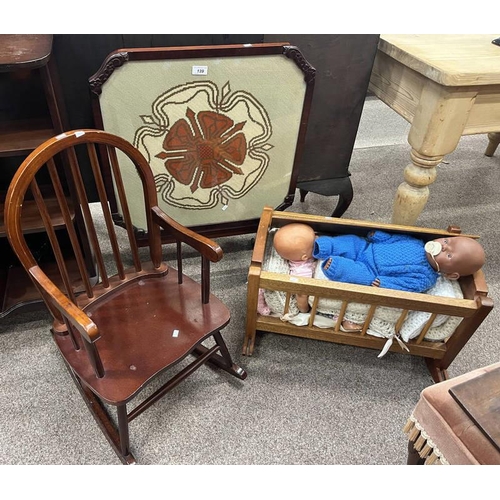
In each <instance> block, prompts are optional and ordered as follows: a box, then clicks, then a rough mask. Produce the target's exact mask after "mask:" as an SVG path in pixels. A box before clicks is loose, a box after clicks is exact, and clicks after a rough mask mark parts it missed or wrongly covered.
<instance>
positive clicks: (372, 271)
mask: <svg viewBox="0 0 500 500" xmlns="http://www.w3.org/2000/svg"><path fill="white" fill-rule="evenodd" d="M424 244H425V243H424V242H423V241H422V240H419V239H417V238H413V237H411V236H408V235H405V234H389V233H386V232H384V231H373V232H371V233H370V234H369V235H368V237H366V238H363V237H360V236H355V235H342V236H318V237H317V238H316V240H315V244H314V251H313V257H314V258H316V259H320V260H324V261H325V262H323V266H324V265H325V263H326V261H327V260H328V259H329V258H330V257H331V258H332V262H331V264H330V266H329V268H328V269H325V268H324V267H323V273H324V274H325V276H326V277H327V278H328V279H330V280H333V281H341V282H344V283H354V284H358V285H368V286H369V285H371V284H372V282H373V280H374V279H375V278H378V279H379V280H380V286H381V287H382V288H392V289H394V290H403V291H408V292H425V291H426V290H428V289H429V288H431V287H432V286H433V285H434V284H435V283H436V280H437V278H438V276H439V274H438V273H437V272H436V271H435V270H434V269H433V268H432V266H431V265H430V264H429V262H428V260H427V257H426V252H425V250H424Z"/></svg>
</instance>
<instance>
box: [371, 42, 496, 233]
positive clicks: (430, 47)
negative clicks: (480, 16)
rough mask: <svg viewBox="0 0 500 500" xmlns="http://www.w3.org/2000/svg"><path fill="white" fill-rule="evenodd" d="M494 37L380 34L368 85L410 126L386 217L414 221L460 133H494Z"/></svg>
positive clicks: (407, 221)
mask: <svg viewBox="0 0 500 500" xmlns="http://www.w3.org/2000/svg"><path fill="white" fill-rule="evenodd" d="M496 36H498V35H382V36H381V38H380V42H379V46H378V50H377V56H376V58H375V63H374V66H373V71H372V75H371V77H370V85H369V89H370V90H371V91H372V92H373V93H374V94H375V95H376V96H377V97H378V98H379V99H380V100H382V101H383V102H384V103H385V104H387V105H388V106H389V107H390V108H392V109H393V110H394V111H396V112H397V113H399V114H400V115H401V116H402V117H403V118H405V119H406V120H407V121H408V122H409V123H411V128H410V132H409V135H408V142H409V144H410V146H411V148H412V150H411V155H410V156H411V163H410V164H409V165H408V166H407V167H406V168H405V170H404V182H403V183H402V184H400V186H399V187H398V190H397V193H396V197H395V199H394V206H393V215H392V222H393V223H395V224H405V225H415V223H416V221H417V219H418V217H419V215H420V213H421V212H422V210H423V209H424V207H425V205H426V203H427V200H428V198H429V186H430V184H432V183H433V182H434V180H435V179H436V166H437V165H439V163H440V162H441V161H442V160H443V158H444V156H445V155H447V154H450V153H452V152H453V151H454V150H455V148H456V147H457V145H458V142H459V141H460V138H461V136H463V135H471V134H485V133H492V134H491V135H498V134H495V133H498V132H499V131H500V47H498V46H496V45H493V44H492V43H491V40H493V38H496Z"/></svg>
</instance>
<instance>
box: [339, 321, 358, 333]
mask: <svg viewBox="0 0 500 500" xmlns="http://www.w3.org/2000/svg"><path fill="white" fill-rule="evenodd" d="M362 328H363V325H358V323H353V322H352V321H346V320H344V321H342V330H343V331H344V332H360V331H361V329H362Z"/></svg>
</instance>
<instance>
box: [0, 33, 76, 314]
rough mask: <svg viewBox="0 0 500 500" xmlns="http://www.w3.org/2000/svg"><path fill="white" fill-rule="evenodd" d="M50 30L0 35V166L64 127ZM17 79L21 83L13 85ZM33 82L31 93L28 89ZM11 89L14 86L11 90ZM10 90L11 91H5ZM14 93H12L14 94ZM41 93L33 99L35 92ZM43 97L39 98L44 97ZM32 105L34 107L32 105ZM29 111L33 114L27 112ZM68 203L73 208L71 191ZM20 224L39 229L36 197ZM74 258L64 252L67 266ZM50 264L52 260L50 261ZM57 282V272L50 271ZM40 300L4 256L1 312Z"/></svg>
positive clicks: (56, 221)
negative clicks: (1, 75) (22, 93)
mask: <svg viewBox="0 0 500 500" xmlns="http://www.w3.org/2000/svg"><path fill="white" fill-rule="evenodd" d="M52 42H53V36H52V35H0V73H9V75H4V80H3V82H4V84H5V86H4V87H2V88H0V90H1V91H2V92H3V95H0V98H1V102H2V104H1V105H0V106H1V107H0V169H2V168H3V167H4V164H3V163H2V160H5V159H7V158H13V159H14V160H13V162H14V163H13V164H14V165H17V164H19V165H20V164H21V163H22V161H23V160H24V158H25V157H26V156H27V155H29V154H30V153H31V152H32V151H33V150H34V149H36V148H37V147H38V146H39V145H40V144H42V143H43V142H45V141H46V140H47V139H50V138H51V137H53V136H55V135H57V134H60V133H62V132H63V131H64V130H65V129H66V125H65V119H64V115H65V113H64V106H63V102H62V98H61V94H60V91H59V89H58V79H57V75H56V69H55V63H54V61H53V59H51V54H52ZM17 84H19V85H17ZM17 86H19V88H22V89H24V90H25V91H26V89H28V91H27V95H28V96H29V98H30V99H29V101H28V100H27V102H23V99H22V98H19V96H17V99H16V95H15V93H16V91H17V88H16V87H17ZM31 87H32V88H33V93H31V92H29V89H30V88H31ZM13 89H14V92H13ZM9 92H10V94H9ZM12 94H14V95H12ZM38 95H40V96H42V97H41V99H38V100H37V96H38ZM43 100H45V102H39V101H43ZM31 107H33V108H35V111H33V110H32V109H30V108H31ZM31 112H32V116H30V113H31ZM12 168H13V167H12V164H11V165H10V166H9V170H7V168H5V169H4V171H3V172H1V173H2V182H1V185H0V191H1V192H3V194H5V192H6V191H7V189H8V184H9V182H10V179H7V178H8V177H9V175H13V172H12ZM3 201H4V196H1V197H0V238H6V231H5V225H4V217H3V213H4V205H3ZM45 201H46V204H47V207H48V209H49V213H50V216H51V219H52V221H53V226H54V228H55V229H56V230H57V229H59V228H60V227H61V226H62V222H63V219H62V214H61V213H60V211H59V209H58V204H57V202H56V200H55V199H50V197H46V198H45ZM68 204H69V206H70V210H72V205H73V204H72V203H71V197H70V196H68ZM23 228H24V229H25V231H26V233H30V234H31V233H32V234H36V233H38V232H40V231H42V230H44V228H43V224H42V221H41V217H40V213H39V211H38V208H37V206H36V204H35V203H34V202H30V201H28V202H27V203H25V205H24V206H23ZM72 265H73V264H72V262H71V258H70V257H69V258H68V266H69V267H71V266H72ZM53 267H54V270H55V269H56V266H55V265H54V266H53ZM45 269H46V272H47V273H48V274H49V275H51V274H52V273H51V263H50V262H48V263H45V264H44V270H45ZM51 277H52V278H53V279H54V280H55V281H56V282H58V277H57V276H51ZM33 304H42V300H41V297H40V295H39V293H38V291H37V290H36V289H35V288H34V287H33V285H32V283H31V279H30V278H29V276H28V275H27V274H26V272H25V271H24V269H22V268H21V267H20V266H18V265H17V263H16V262H14V263H13V262H12V259H10V260H9V259H5V260H4V261H3V262H2V264H1V266H0V318H2V317H4V316H6V315H7V314H9V313H11V312H12V311H15V310H16V309H18V308H19V307H22V306H28V305H33Z"/></svg>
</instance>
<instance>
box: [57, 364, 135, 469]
mask: <svg viewBox="0 0 500 500" xmlns="http://www.w3.org/2000/svg"><path fill="white" fill-rule="evenodd" d="M66 367H67V369H68V371H69V373H70V375H71V377H72V379H73V381H74V382H75V385H76V387H77V388H78V390H79V392H80V394H81V396H82V398H83V400H84V401H85V404H86V405H87V407H88V409H89V410H90V413H91V414H92V416H93V417H94V419H95V421H96V422H97V424H98V425H99V428H100V429H101V431H102V433H103V434H104V437H105V438H106V439H107V440H108V442H109V444H110V445H111V447H112V448H113V450H114V451H115V453H116V454H117V455H118V457H119V458H120V460H121V461H122V463H124V464H125V465H131V464H135V463H136V460H135V457H134V456H133V455H132V454H131V453H130V452H128V453H127V455H123V454H122V451H121V446H120V442H121V439H120V436H119V434H118V431H117V429H116V426H115V424H114V422H113V420H112V419H111V417H110V416H109V413H108V412H107V410H106V408H105V407H104V405H103V404H102V403H101V401H100V399H99V398H98V397H97V396H96V395H95V394H94V393H93V392H92V391H91V390H90V389H89V388H88V387H87V386H85V385H83V384H82V383H81V382H80V379H79V378H78V377H77V376H76V374H75V373H74V372H73V370H72V369H71V368H70V367H69V366H68V365H66ZM127 447H128V444H127Z"/></svg>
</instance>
